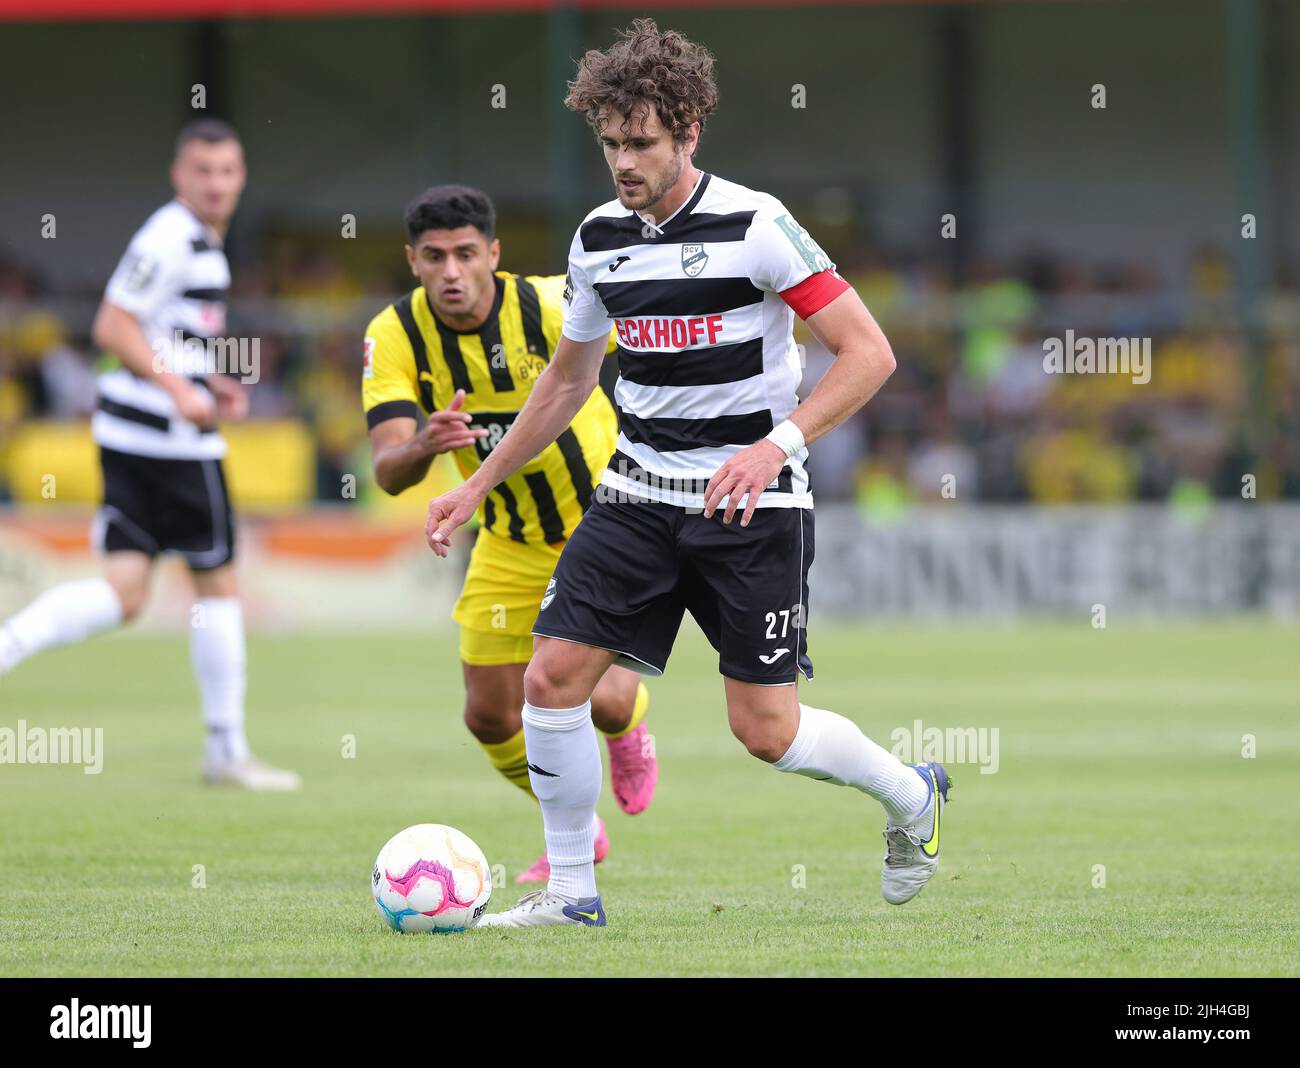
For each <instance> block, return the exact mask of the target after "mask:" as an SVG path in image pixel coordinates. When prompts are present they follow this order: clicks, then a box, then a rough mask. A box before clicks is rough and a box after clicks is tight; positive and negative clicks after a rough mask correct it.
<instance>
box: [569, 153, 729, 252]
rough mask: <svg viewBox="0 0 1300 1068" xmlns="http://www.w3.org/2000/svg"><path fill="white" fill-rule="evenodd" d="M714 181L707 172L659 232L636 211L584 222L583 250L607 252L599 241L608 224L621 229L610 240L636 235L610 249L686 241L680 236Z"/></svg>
mask: <svg viewBox="0 0 1300 1068" xmlns="http://www.w3.org/2000/svg"><path fill="white" fill-rule="evenodd" d="M712 178H713V175H711V174H709V173H707V172H705V173H704V174H703V175H702V176H701V178H700V184H699V185H697V186H696V187H695V192H694V193H692V194H691V199H690V200H688V201H687V202H686V203H685V204H683V205H682V206H681V207H680V208H678V209H677V211H676V212H674V213H673V217H672V218H671V219H669V220H668V221H667V222H666V223H664V224H663V225H662V226H660V227H659V228H658V229H657V230H655V229H652V228H651V227H649V226H647V225H646V222H645V220H644V219H642V218H641V217H640V216H639V215H637V214H636V212H633V211H629V212H628V214H627V215H623V216H617V217H612V218H611V217H610V216H600V217H598V218H595V219H592V220H591V221H590V222H587V223H584V224H583V225H582V228H581V230H580V231H579V236H580V238H581V239H582V243H583V244H582V247H583V248H584V249H586V250H587V251H588V252H603V251H606V246H605V245H601V244H599V241H600V240H602V238H601V234H602V233H604V232H605V228H604V224H606V223H614V224H618V225H619V226H620V227H621V229H620V230H618V231H616V232H612V233H609V235H608V237H607V238H605V239H606V240H617V239H618V238H619V236H621V235H622V234H623V233H627V234H630V235H633V236H632V240H628V241H624V242H621V243H619V244H617V245H611V246H608V247H609V248H622V247H624V245H633V244H635V245H642V244H645V245H653V244H665V243H668V242H674V241H681V240H683V238H682V237H680V236H679V235H680V234H681V233H682V232H683V231H684V230H685V229H686V228H687V227H688V226H689V225H690V220H691V218H692V214H691V213H692V212H694V211H695V206H696V205H697V204H698V203H699V202H700V200H701V199H702V198H703V196H704V191H705V190H706V189H708V188H709V182H710V181H711V180H712ZM588 227H590V228H591V231H590V232H591V234H592V240H593V242H596V243H594V244H591V245H588V244H587V234H588ZM741 236H742V237H743V236H744V235H743V234H742V235H741ZM692 240H698V239H692ZM715 240H720V239H715Z"/></svg>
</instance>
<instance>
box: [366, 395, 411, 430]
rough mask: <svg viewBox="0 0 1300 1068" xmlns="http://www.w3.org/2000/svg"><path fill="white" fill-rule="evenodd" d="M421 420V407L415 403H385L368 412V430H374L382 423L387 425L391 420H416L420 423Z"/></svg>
mask: <svg viewBox="0 0 1300 1068" xmlns="http://www.w3.org/2000/svg"><path fill="white" fill-rule="evenodd" d="M419 418H420V406H419V405H418V404H416V403H415V401H410V400H393V401H384V403H383V404H376V405H375V406H374V407H373V408H371V409H370V410H369V411H368V412H366V428H367V429H369V430H374V429H375V427H377V426H378V425H379V424H380V423H386V422H388V420H389V419H415V420H417V421H418V420H419Z"/></svg>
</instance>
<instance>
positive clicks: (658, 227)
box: [632, 171, 705, 237]
mask: <svg viewBox="0 0 1300 1068" xmlns="http://www.w3.org/2000/svg"><path fill="white" fill-rule="evenodd" d="M704 177H705V175H704V172H703V171H700V176H699V177H698V178H696V179H695V185H693V186H692V187H691V192H690V195H689V196H687V198H686V199H685V200H683V201H682V202H681V204H679V205H678V207H677V210H676V211H674V212H673V213H672V214H671V215H669V216H668V218H666V219H665V220H664V221H663V222H661V223H655V222H652V221H651V220H650V219H647V218H646V217H645V216H644V215H642V214H641V213H640V212H639V211H634V212H633V213H632V214H633V215H635V216H636V217H637V218H638V219H640V220H641V221H642V222H643V223H645V225H646V226H648V227H649V228H650V229H651V230H653V231H654V232H655V233H656V234H658V235H659V236H660V237H663V236H664V227H665V226H667V225H668V224H669V223H670V222H672V221H673V220H674V219H675V218H677V216H678V215H680V214H681V211H682V208H684V207H686V205H687V204H689V203H690V202H691V201H692V200H694V199H695V194H696V193H697V192H699V188H700V183H701V182H702V181H704Z"/></svg>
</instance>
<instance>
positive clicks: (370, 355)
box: [361, 337, 375, 378]
mask: <svg viewBox="0 0 1300 1068" xmlns="http://www.w3.org/2000/svg"><path fill="white" fill-rule="evenodd" d="M361 377H362V378H374V377H375V339H374V338H372V337H368V338H366V342H365V347H364V348H363V349H362V352H361Z"/></svg>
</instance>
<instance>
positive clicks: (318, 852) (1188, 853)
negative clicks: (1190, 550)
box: [0, 620, 1300, 976]
mask: <svg viewBox="0 0 1300 1068" xmlns="http://www.w3.org/2000/svg"><path fill="white" fill-rule="evenodd" d="M1297 650H1300V629H1296V628H1294V627H1290V628H1287V627H1272V626H1267V625H1264V624H1260V623H1253V622H1239V623H1238V622H1229V623H1217V624H1205V625H1193V624H1180V625H1178V626H1174V627H1167V626H1156V625H1154V624H1153V625H1149V626H1130V627H1122V626H1118V625H1114V624H1113V623H1112V626H1111V627H1110V628H1109V629H1107V630H1104V631H1098V630H1094V629H1092V628H1091V626H1089V624H1088V621H1087V620H1083V621H1080V622H1079V623H1075V624H1069V625H1066V624H1060V623H1058V624H1052V625H1042V624H1039V625H1023V626H997V625H980V626H975V625H971V626H964V627H961V626H942V627H939V626H936V627H933V628H930V627H924V626H909V627H905V628H897V627H883V626H881V627H874V628H863V629H849V628H845V627H830V626H826V625H822V626H819V627H815V628H814V631H813V633H812V653H813V656H814V659H815V661H816V664H817V670H818V679H817V681H815V682H814V683H811V684H809V685H807V686H805V687H804V689H803V700H804V701H805V702H806V703H809V704H815V705H819V706H821V707H825V708H831V709H834V710H836V711H838V712H841V713H843V714H846V715H849V716H851V717H852V718H854V719H855V720H856V721H857V722H858V723H859V724H861V725H862V726H863V728H864V729H865V730H866V731H867V733H868V734H870V735H872V736H873V737H875V738H876V739H877V740H881V741H884V742H885V744H886V745H888V744H889V741H888V739H889V732H890V731H891V730H892V729H894V728H896V727H907V728H910V727H911V724H912V722H913V720H915V719H921V720H922V721H924V723H925V724H926V725H927V726H938V727H977V728H979V727H984V728H997V729H998V731H999V761H1000V766H999V768H998V770H997V772H996V774H991V775H984V774H980V773H979V770H978V767H977V766H975V765H973V764H971V765H953V766H950V771H951V773H952V775H953V779H954V782H955V786H954V788H953V793H952V799H951V804H950V805H949V807H948V809H947V816H946V819H945V821H944V833H943V841H942V862H941V865H940V869H939V873H938V874H937V875H936V877H935V878H934V880H933V881H932V882H931V883H930V885H929V886H928V887H927V888H926V889H925V891H924V892H923V893H922V894H921V895H920V896H919V897H918V898H916V899H915V900H914V901H912V902H911V903H910V904H908V905H906V906H903V907H901V908H900V907H894V906H890V905H887V904H885V902H884V901H883V900H882V899H881V896H880V870H879V869H880V859H881V854H882V849H883V843H882V839H881V837H880V830H881V827H882V826H883V814H882V812H881V809H880V807H879V805H878V804H877V803H876V802H874V801H872V800H871V799H870V798H868V797H866V796H865V795H863V794H859V793H858V792H856V791H854V790H851V789H845V788H837V787H830V786H824V785H820V784H818V783H814V782H811V781H809V780H806V779H803V778H799V777H796V776H783V775H780V774H777V773H775V772H773V771H771V770H770V769H768V768H766V767H764V766H763V765H762V764H760V763H759V762H757V761H756V760H754V759H753V758H751V757H749V756H748V755H746V754H745V752H744V751H743V749H742V748H741V747H740V745H739V744H738V743H737V742H735V741H734V740H733V739H732V737H731V736H730V734H729V732H728V730H727V726H726V716H725V712H724V710H723V706H722V700H721V698H722V688H721V683H720V680H719V678H718V676H717V673H716V660H715V657H714V655H713V653H712V650H710V649H709V648H708V646H707V643H706V642H705V641H704V639H703V638H702V637H701V636H700V635H699V633H698V632H695V631H693V630H690V629H684V631H683V634H682V636H681V638H680V639H679V641H678V647H677V651H676V653H675V655H674V658H673V661H672V663H671V665H670V667H669V674H668V676H667V677H666V678H664V679H660V680H656V681H654V682H653V683H652V705H651V711H650V721H649V722H650V724H651V729H652V730H653V731H654V733H655V734H656V735H657V738H658V749H659V755H660V760H661V779H660V785H659V793H658V796H657V797H656V799H655V802H654V804H653V805H652V806H651V807H650V809H649V810H648V811H646V812H645V813H643V814H641V815H639V816H635V817H628V816H624V815H623V814H622V813H621V812H619V811H618V810H617V807H616V806H615V804H614V802H613V799H612V797H611V796H610V794H609V790H608V787H606V789H605V791H604V793H603V795H602V798H601V812H602V814H603V815H604V817H605V819H606V820H607V822H608V824H609V829H610V836H611V840H612V851H611V854H610V857H609V859H608V860H607V861H606V862H605V863H604V864H602V865H601V867H600V868H599V876H600V886H601V891H602V893H603V894H604V897H605V903H606V907H607V909H608V913H609V921H610V926H609V927H607V928H606V929H604V930H591V929H582V930H578V929H571V930H570V929H561V930H543V931H524V932H501V931H478V932H470V933H468V934H464V935H454V936H429V935H423V936H419V935H406V936H402V935H397V934H394V933H392V932H390V931H388V930H387V929H386V928H384V927H383V925H382V923H381V921H380V919H379V917H378V915H377V914H376V912H375V910H374V908H373V905H372V903H371V901H370V897H369V892H368V877H369V874H370V867H371V864H372V862H373V860H374V857H375V854H376V853H377V852H378V850H379V847H380V846H381V845H382V844H383V843H384V841H385V840H386V839H387V838H388V837H389V836H390V835H391V834H393V833H394V832H396V831H397V830H399V829H401V828H402V827H404V826H407V825H408V824H412V823H419V822H425V821H429V822H442V823H450V824H453V825H455V826H457V827H459V828H461V829H462V830H464V831H465V832H467V833H468V834H469V835H470V836H471V837H473V838H474V839H475V840H476V841H477V842H478V843H479V845H480V846H482V848H483V850H484V852H485V853H486V854H487V856H488V859H489V862H490V863H492V864H502V865H505V867H506V869H507V872H508V874H509V876H510V877H511V879H513V876H514V874H515V872H517V871H519V870H520V868H521V867H522V866H523V865H526V864H528V863H530V862H531V861H532V860H533V859H534V857H535V856H536V854H537V852H538V850H539V849H540V846H541V822H540V816H539V814H538V812H537V811H536V809H535V806H534V805H533V804H532V803H531V802H529V801H528V800H527V799H526V798H524V797H523V795H521V794H520V793H518V791H516V790H514V789H513V788H511V787H508V786H507V785H506V784H505V783H504V782H503V781H502V780H500V779H499V778H498V777H497V775H496V774H495V773H494V772H493V771H492V770H491V769H490V768H489V766H488V764H487V762H486V760H485V759H484V757H483V756H482V755H481V753H480V751H479V749H478V747H477V746H476V745H475V744H474V742H473V740H472V739H471V738H470V737H469V735H468V733H467V732H466V731H465V729H464V727H463V725H462V723H461V696H462V695H461V685H460V674H459V670H458V666H457V663H456V658H455V656H456V654H455V643H454V641H451V640H448V638H447V637H446V636H441V637H434V636H428V637H412V636H409V635H407V636H393V637H382V636H376V635H369V634H367V635H361V636H355V637H332V638H324V637H307V636H299V637H259V638H255V639H254V640H253V641H252V643H251V648H250V675H251V683H250V691H249V727H250V735H251V738H252V741H253V745H254V747H255V749H256V750H257V751H258V752H259V753H260V754H261V755H263V756H264V757H266V758H268V759H270V760H271V761H273V762H275V763H281V764H283V765H285V766H289V767H293V768H295V769H297V770H298V771H300V772H301V773H302V775H303V777H304V780H305V789H304V790H303V792H302V793H301V794H299V795H293V796H256V795H249V794H244V793H241V792H236V791H231V790H212V789H208V788H205V787H203V786H201V785H200V784H199V782H198V767H199V760H200V755H201V754H200V746H201V731H200V726H199V716H198V711H197V704H196V696H195V693H194V686H193V681H192V679H191V677H190V673H189V664H188V651H187V648H186V644H185V641H184V638H183V637H177V638H144V637H136V636H129V635H123V636H116V637H111V638H104V639H99V640H96V641H94V642H92V643H90V644H87V645H83V646H80V647H75V648H69V649H63V650H58V651H55V652H51V653H47V654H46V655H45V656H43V657H40V658H37V659H36V660H34V661H31V662H29V663H28V664H25V665H23V667H21V668H20V669H19V670H18V671H17V672H15V673H14V674H13V675H12V676H11V677H9V678H8V679H6V680H5V681H4V683H3V684H2V685H0V727H9V728H16V727H17V721H18V720H19V719H25V720H26V721H27V722H28V724H29V725H31V726H47V727H53V726H90V727H97V726H98V727H103V728H104V751H105V755H104V767H103V771H102V773H101V774H99V775H85V774H83V772H82V770H81V769H80V768H77V767H69V766H61V767H60V766H14V765H0V827H3V835H2V837H0V973H3V974H5V975H171V974H180V975H546V974H560V975H569V974H572V975H617V976H622V975H722V974H726V975H829V974H835V975H839V974H857V975H917V974H923V975H1073V976H1116V975H1126V976H1166V975H1183V974H1187V975H1281V974H1295V973H1296V963H1295V961H1296V957H1295V946H1296V943H1297V915H1298V912H1300V907H1298V905H1297V894H1296V888H1297V887H1298V886H1300V859H1298V856H1300V844H1298V843H1300V815H1298V812H1300V803H1298V802H1297V794H1296V784H1297V782H1300V714H1298V712H1297V709H1298V708H1300V689H1298V688H1297V668H1296V665H1297ZM344 735H353V736H355V739H356V755H355V758H353V759H345V758H344V757H343V756H342V755H341V752H342V749H343V737H344ZM1245 735H1253V736H1254V738H1255V744H1256V746H1257V752H1256V755H1255V756H1254V757H1253V758H1245V757H1243V755H1242V747H1243V736H1245ZM195 865H203V871H204V876H205V881H206V888H201V889H200V888H194V887H193V886H192V883H193V881H194V879H195V876H194V866H195ZM1098 865H1102V866H1104V878H1105V885H1104V887H1102V886H1095V885H1094V883H1095V882H1097V881H1098V873H1099V872H1100V869H1098V868H1097V867H1096V866H1098ZM518 892H519V891H518V890H517V888H516V887H515V886H514V884H513V882H508V883H507V884H506V885H504V886H499V887H497V889H496V890H495V892H494V895H493V902H492V905H491V906H490V908H492V909H493V910H495V909H497V908H500V907H504V906H505V905H508V904H511V903H513V901H514V899H515V897H516V896H517V893H518Z"/></svg>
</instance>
